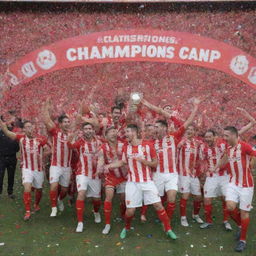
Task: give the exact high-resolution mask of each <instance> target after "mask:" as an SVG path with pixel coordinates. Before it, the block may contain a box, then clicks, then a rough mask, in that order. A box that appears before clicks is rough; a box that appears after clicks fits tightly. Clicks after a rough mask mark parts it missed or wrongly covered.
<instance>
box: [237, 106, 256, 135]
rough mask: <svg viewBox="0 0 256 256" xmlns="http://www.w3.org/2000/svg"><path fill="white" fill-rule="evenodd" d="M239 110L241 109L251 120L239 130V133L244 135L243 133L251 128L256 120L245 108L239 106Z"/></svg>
mask: <svg viewBox="0 0 256 256" xmlns="http://www.w3.org/2000/svg"><path fill="white" fill-rule="evenodd" d="M237 110H239V111H240V112H241V114H242V115H243V116H244V117H245V118H247V119H248V120H249V121H250V122H249V123H248V124H247V125H245V126H244V127H242V128H241V129H240V130H239V131H238V134H239V135H242V134H243V133H245V132H247V131H248V130H250V129H251V128H252V127H253V126H254V125H255V124H256V120H255V118H253V117H252V116H251V115H250V114H249V113H248V112H247V111H246V110H245V109H243V108H237Z"/></svg>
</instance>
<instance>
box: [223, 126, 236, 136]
mask: <svg viewBox="0 0 256 256" xmlns="http://www.w3.org/2000/svg"><path fill="white" fill-rule="evenodd" d="M224 131H229V132H231V133H233V134H235V135H236V136H237V137H238V130H237V129H236V127H235V126H226V127H225V128H224Z"/></svg>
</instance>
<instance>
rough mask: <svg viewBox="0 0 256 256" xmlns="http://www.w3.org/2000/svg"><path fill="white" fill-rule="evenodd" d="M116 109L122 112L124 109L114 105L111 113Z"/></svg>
mask: <svg viewBox="0 0 256 256" xmlns="http://www.w3.org/2000/svg"><path fill="white" fill-rule="evenodd" d="M115 109H118V110H119V111H120V113H121V112H122V109H121V108H120V107H119V106H113V107H112V108H111V113H113V112H114V110H115Z"/></svg>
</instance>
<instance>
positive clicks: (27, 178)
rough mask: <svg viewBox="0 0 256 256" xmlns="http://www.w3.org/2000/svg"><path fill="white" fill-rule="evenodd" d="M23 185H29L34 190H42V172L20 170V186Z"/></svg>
mask: <svg viewBox="0 0 256 256" xmlns="http://www.w3.org/2000/svg"><path fill="white" fill-rule="evenodd" d="M24 183H31V184H32V186H33V187H34V188H38V189H39V188H42V187H43V183H44V172H43V171H41V172H39V171H32V170H30V169H26V168H22V184H24Z"/></svg>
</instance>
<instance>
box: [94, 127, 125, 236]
mask: <svg viewBox="0 0 256 256" xmlns="http://www.w3.org/2000/svg"><path fill="white" fill-rule="evenodd" d="M105 136H106V140H107V142H106V143H104V144H103V145H102V147H101V150H100V152H99V159H98V172H99V173H101V172H103V171H104V165H107V164H110V163H112V162H113V161H116V160H121V159H122V151H123V147H124V143H123V142H121V141H120V140H117V129H116V128H115V127H114V126H112V127H110V128H108V129H107V130H106V132H105ZM126 176H127V171H126V168H125V167H120V168H114V169H110V170H106V171H105V172H104V178H105V194H106V198H105V202H104V215H105V223H106V226H105V228H104V229H103V230H102V234H105V235H106V234H108V233H109V231H110V229H111V226H110V223H111V221H110V220H111V212H112V200H113V197H114V192H115V189H116V193H117V194H120V200H121V202H120V206H121V215H122V211H123V210H122V209H123V206H124V205H125V193H124V192H125V184H126Z"/></svg>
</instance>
